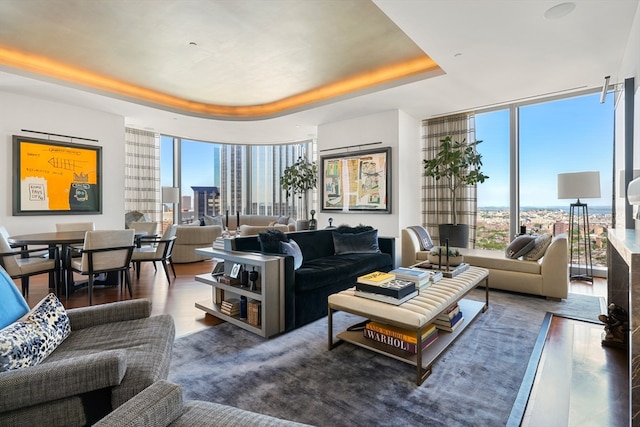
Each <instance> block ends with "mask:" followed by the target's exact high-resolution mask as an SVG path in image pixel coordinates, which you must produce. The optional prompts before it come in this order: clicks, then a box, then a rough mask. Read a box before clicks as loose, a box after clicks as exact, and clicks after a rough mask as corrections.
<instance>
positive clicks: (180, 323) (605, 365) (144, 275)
mask: <svg viewBox="0 0 640 427" xmlns="http://www.w3.org/2000/svg"><path fill="white" fill-rule="evenodd" d="M158 268H159V271H158V272H157V273H156V272H155V271H154V269H153V265H151V264H150V263H147V264H146V265H145V264H143V265H142V270H141V277H140V279H139V280H138V279H136V278H135V274H133V270H132V280H133V297H134V298H149V299H150V300H151V301H152V303H153V314H160V313H168V314H171V315H172V316H173V318H174V320H175V324H176V335H177V336H182V335H186V334H189V333H193V332H197V331H199V330H202V329H205V328H207V327H209V326H211V325H216V324H219V323H221V321H219V320H218V319H216V318H214V317H213V316H210V315H208V314H205V313H204V312H202V311H201V310H198V309H197V308H195V305H194V303H195V302H196V301H200V300H203V299H207V298H210V297H211V288H210V287H209V286H207V285H205V284H202V283H198V282H195V281H194V279H193V277H194V275H196V274H201V273H207V272H210V271H211V268H212V263H211V262H210V261H203V262H196V263H192V264H176V265H175V269H176V274H177V278H176V279H173V280H172V282H171V285H169V284H168V283H167V279H166V277H165V275H164V272H163V271H162V267H161V266H158ZM30 288H31V289H30V294H29V296H28V303H29V305H30V306H34V305H35V304H37V303H38V302H39V301H40V300H41V299H42V298H43V297H44V296H45V295H46V294H47V292H48V282H47V278H46V276H45V275H43V276H35V277H33V278H32V279H31V286H30ZM570 291H571V292H573V293H581V294H587V295H595V296H603V297H606V295H607V283H606V279H596V280H595V283H594V284H590V283H582V282H572V283H571V288H570ZM93 298H94V304H101V303H106V302H112V301H120V300H126V299H129V294H128V292H127V291H126V290H125V289H120V288H118V287H105V288H97V289H96V290H95V291H94V296H93ZM61 300H62V302H63V304H64V305H65V307H67V308H74V307H83V306H86V305H87V304H88V295H87V290H86V289H80V290H78V291H76V292H74V293H73V294H72V295H70V297H69V298H68V299H65V298H64V296H62V297H61ZM549 334H550V336H553V337H554V342H556V343H560V344H558V345H556V347H555V349H556V350H557V351H555V353H554V354H553V355H551V356H547V357H550V358H554V359H557V362H558V363H560V364H564V365H565V366H566V365H567V364H571V363H576V362H575V360H579V361H580V363H583V364H584V363H593V364H594V365H593V367H594V369H593V370H591V371H590V372H591V373H592V374H594V375H597V376H598V377H599V378H598V380H597V381H599V382H598V384H601V385H602V384H605V385H606V387H610V390H615V389H617V388H618V389H619V384H626V381H627V380H626V377H625V375H624V374H623V373H622V372H625V371H624V370H623V369H622V370H621V369H620V367H619V365H620V363H621V362H620V360H619V358H606V357H604V358H600V359H598V360H597V361H592V360H591V358H592V353H593V351H594V349H595V348H597V347H599V345H600V344H599V339H598V337H597V336H595V335H593V331H591V335H588V337H587V340H591V341H593V342H590V343H588V345H587V344H585V343H584V339H585V338H584V333H582V334H578V336H579V337H580V340H581V341H580V342H582V344H580V342H576V333H575V332H574V328H573V327H566V325H560V326H557V325H553V324H552V329H551V330H550V332H549ZM596 335H597V334H596ZM594 337H595V338H594ZM578 344H579V345H578ZM567 346H568V347H571V348H572V349H573V350H572V351H571V352H566V351H564V350H562V349H563V348H566V347H567ZM558 349H559V350H558ZM552 350H553V349H552ZM549 369H552V370H553V369H557V368H554V367H550V368H549ZM547 372H553V371H547ZM551 378H555V379H556V382H555V383H554V382H551V383H545V384H544V385H542V386H538V388H537V389H536V390H537V391H536V393H535V395H537V396H549V395H552V396H553V397H554V401H555V404H554V405H551V406H548V407H545V406H544V405H542V404H541V403H540V404H538V405H537V406H536V407H537V408H538V410H540V408H543V409H542V412H543V413H544V414H545V416H546V417H548V418H546V419H551V420H566V417H567V407H570V404H571V402H572V401H575V396H576V395H577V394H576V391H577V390H590V387H593V383H592V382H590V381H594V380H593V377H592V375H586V376H582V377H574V378H572V381H573V384H572V385H571V387H572V388H571V390H569V391H568V392H567V391H566V389H567V386H566V381H565V380H566V376H553V375H552V376H551ZM557 381H560V382H557ZM576 381H578V382H577V383H576ZM602 387H605V386H602ZM602 387H600V388H602ZM559 390H565V392H563V393H559V392H558V391H559ZM574 390H576V391H574ZM535 395H534V397H535ZM611 396H612V395H611V394H609V396H605V397H604V398H603V397H602V396H598V395H595V394H590V393H581V394H580V399H581V403H580V405H581V407H580V408H581V410H586V408H602V407H603V406H604V405H605V404H606V405H613V404H614V402H612V401H611V399H612V398H611ZM603 399H604V400H603ZM533 403H534V401H532V404H533ZM554 411H555V412H554ZM610 412H611V413H612V414H614V415H613V416H618V417H619V419H616V420H611V419H610V418H609V419H608V421H607V423H606V424H603V425H625V423H627V421H626V418H625V419H621V418H624V416H623V415H620V411H610ZM598 414H599V415H598V416H599V417H602V416H603V415H602V414H601V411H598ZM532 416H534V415H531V414H527V417H526V418H525V420H531V417H532ZM607 416H609V415H607ZM528 425H530V426H534V424H531V423H529V424H528ZM545 425H551V424H545ZM554 425H555V424H554ZM560 425H566V424H564V423H562V424H560Z"/></svg>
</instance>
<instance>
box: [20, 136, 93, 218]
mask: <svg viewBox="0 0 640 427" xmlns="http://www.w3.org/2000/svg"><path fill="white" fill-rule="evenodd" d="M12 200H13V215H14V216H21V215H86V214H102V147H100V146H93V145H86V144H75V143H67V142H60V141H50V140H46V139H39V138H30V137H25V136H19V135H13V195H12Z"/></svg>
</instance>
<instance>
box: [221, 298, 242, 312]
mask: <svg viewBox="0 0 640 427" xmlns="http://www.w3.org/2000/svg"><path fill="white" fill-rule="evenodd" d="M220 312H221V313H222V314H226V315H227V316H237V315H239V314H240V298H228V299H226V300H224V301H222V302H221V303H220Z"/></svg>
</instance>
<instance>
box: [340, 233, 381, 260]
mask: <svg viewBox="0 0 640 427" xmlns="http://www.w3.org/2000/svg"><path fill="white" fill-rule="evenodd" d="M331 234H332V235H333V248H334V252H335V254H336V255H344V254H362V253H380V248H379V247H378V230H369V231H364V232H362V233H340V232H335V231H334V232H332V233H331Z"/></svg>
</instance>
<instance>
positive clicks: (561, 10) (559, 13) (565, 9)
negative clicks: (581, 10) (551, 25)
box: [544, 2, 576, 19]
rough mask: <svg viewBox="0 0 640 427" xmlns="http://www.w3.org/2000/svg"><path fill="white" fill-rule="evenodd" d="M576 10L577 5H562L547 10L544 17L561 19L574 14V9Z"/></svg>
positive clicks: (568, 3)
mask: <svg viewBox="0 0 640 427" xmlns="http://www.w3.org/2000/svg"><path fill="white" fill-rule="evenodd" d="M575 8H576V4H575V3H573V2H567V3H560V4H557V5H555V6H553V7H552V8H550V9H547V11H546V12H545V13H544V17H545V18H547V19H560V18H563V17H565V16H567V15H568V14H570V13H571V12H573V9H575Z"/></svg>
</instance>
